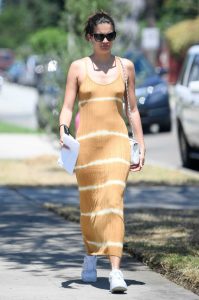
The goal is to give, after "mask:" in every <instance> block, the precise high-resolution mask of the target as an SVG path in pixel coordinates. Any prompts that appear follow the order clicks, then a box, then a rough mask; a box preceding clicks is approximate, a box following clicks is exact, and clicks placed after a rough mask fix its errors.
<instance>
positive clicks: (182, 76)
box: [178, 55, 189, 85]
mask: <svg viewBox="0 0 199 300" xmlns="http://www.w3.org/2000/svg"><path fill="white" fill-rule="evenodd" d="M188 58H189V56H188V55H187V56H186V58H185V61H184V63H183V66H182V69H181V72H180V76H179V79H178V83H179V84H181V85H183V83H184V78H185V73H186V67H187V62H188Z"/></svg>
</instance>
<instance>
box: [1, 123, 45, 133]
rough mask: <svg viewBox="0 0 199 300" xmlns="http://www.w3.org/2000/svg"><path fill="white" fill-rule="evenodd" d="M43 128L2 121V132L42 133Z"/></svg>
mask: <svg viewBox="0 0 199 300" xmlns="http://www.w3.org/2000/svg"><path fill="white" fill-rule="evenodd" d="M42 132H43V130H41V129H31V128H27V127H23V126H19V125H15V124H11V123H7V122H2V121H1V122H0V133H42Z"/></svg>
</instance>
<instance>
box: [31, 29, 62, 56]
mask: <svg viewBox="0 0 199 300" xmlns="http://www.w3.org/2000/svg"><path fill="white" fill-rule="evenodd" d="M29 43H30V45H31V47H32V49H33V51H34V52H36V53H38V54H46V53H48V54H49V53H57V54H58V55H59V54H60V53H62V52H63V51H64V50H66V48H67V33H66V32H64V31H63V30H61V29H59V28H56V27H49V28H46V29H41V30H38V31H37V32H36V33H34V34H32V35H31V36H30V38H29Z"/></svg>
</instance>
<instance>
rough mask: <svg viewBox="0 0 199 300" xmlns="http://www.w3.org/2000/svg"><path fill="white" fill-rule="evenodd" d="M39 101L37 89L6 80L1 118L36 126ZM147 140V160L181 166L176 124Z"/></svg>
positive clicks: (0, 93) (1, 93)
mask: <svg viewBox="0 0 199 300" xmlns="http://www.w3.org/2000/svg"><path fill="white" fill-rule="evenodd" d="M37 101H38V97H37V91H36V89H34V88H30V87H24V86H19V85H16V84H11V83H8V82H5V83H4V86H3V88H2V91H1V92H0V120H5V121H8V122H12V123H14V124H19V125H23V126H27V127H29V128H36V127H37V120H36V116H35V107H36V103H37ZM172 106H173V105H172ZM145 142H146V148H147V153H146V160H147V162H149V163H151V162H152V163H154V164H155V163H157V164H160V165H166V166H171V167H174V168H179V167H180V166H181V161H180V156H179V149H178V142H177V137H176V130H175V126H173V131H172V132H171V133H156V134H145Z"/></svg>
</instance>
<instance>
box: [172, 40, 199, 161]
mask: <svg viewBox="0 0 199 300" xmlns="http://www.w3.org/2000/svg"><path fill="white" fill-rule="evenodd" d="M175 92H176V121H177V133H178V140H179V147H180V153H181V158H182V164H183V166H184V167H195V165H196V163H197V161H198V160H199V45H195V46H192V47H191V48H190V49H189V50H188V52H187V55H186V59H185V61H184V65H183V67H182V71H181V74H180V76H179V79H178V82H177V84H176V87H175Z"/></svg>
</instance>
